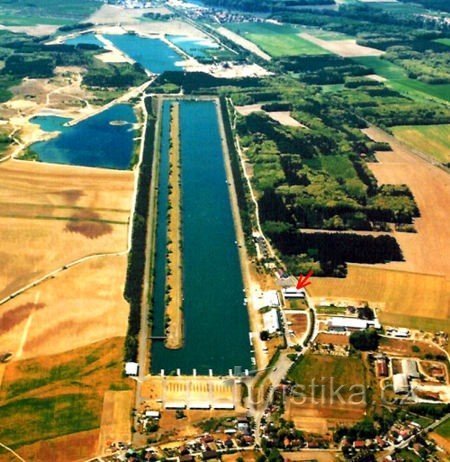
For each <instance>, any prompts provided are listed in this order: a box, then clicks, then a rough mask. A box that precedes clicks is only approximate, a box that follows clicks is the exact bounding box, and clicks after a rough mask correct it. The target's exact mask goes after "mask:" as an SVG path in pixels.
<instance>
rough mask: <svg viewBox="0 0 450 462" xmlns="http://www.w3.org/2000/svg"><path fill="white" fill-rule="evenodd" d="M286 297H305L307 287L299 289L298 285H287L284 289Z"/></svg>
mask: <svg viewBox="0 0 450 462" xmlns="http://www.w3.org/2000/svg"><path fill="white" fill-rule="evenodd" d="M283 295H284V298H305V297H306V292H305V289H300V290H298V289H297V287H286V288H285V289H283Z"/></svg>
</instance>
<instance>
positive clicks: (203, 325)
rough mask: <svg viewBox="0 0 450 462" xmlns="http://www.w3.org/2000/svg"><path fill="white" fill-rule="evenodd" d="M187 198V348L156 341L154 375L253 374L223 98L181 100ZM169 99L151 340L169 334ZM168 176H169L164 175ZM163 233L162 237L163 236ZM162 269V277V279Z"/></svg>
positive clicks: (163, 138)
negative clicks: (225, 147)
mask: <svg viewBox="0 0 450 462" xmlns="http://www.w3.org/2000/svg"><path fill="white" fill-rule="evenodd" d="M178 101H179V106H180V144H181V172H182V174H181V180H182V181H181V187H182V194H183V224H182V232H183V267H184V284H183V289H184V302H183V314H184V332H185V339H184V346H183V348H181V349H179V350H168V349H167V348H165V346H164V342H162V341H159V340H153V341H152V348H151V371H152V373H153V374H159V373H161V370H164V373H165V374H169V373H176V372H179V373H181V374H186V375H190V374H192V373H193V371H194V370H195V371H196V372H197V373H198V374H203V375H205V374H208V373H209V371H210V370H212V372H213V373H214V374H216V375H221V374H228V372H229V371H230V369H231V370H232V371H233V373H235V372H236V369H235V368H237V371H239V370H242V371H244V370H245V369H248V370H250V369H251V368H252V366H251V361H250V342H249V321H248V313H247V306H246V295H245V292H244V284H243V274H242V269H241V262H240V258H239V253H238V250H239V247H238V245H240V244H238V239H237V236H236V227H235V217H233V212H232V207H231V200H230V199H231V196H230V189H231V188H230V186H231V185H230V184H229V183H230V182H229V180H228V179H227V174H226V163H225V160H226V153H225V152H224V150H223V130H222V129H221V127H220V123H219V121H221V115H220V112H219V111H218V103H217V100H211V99H209V100H205V99H203V98H202V99H196V100H192V99H181V100H178ZM169 106H170V101H168V100H165V101H164V103H163V111H162V120H161V133H160V136H161V149H160V162H159V181H160V184H159V188H158V223H157V226H156V230H155V232H156V242H155V252H156V255H155V265H154V269H155V273H154V287H153V298H152V308H153V330H152V336H153V337H160V336H161V335H162V336H164V297H163V295H164V281H165V268H166V265H165V258H163V257H164V254H165V249H166V242H164V240H165V239H164V236H163V234H164V235H166V232H165V231H166V229H167V223H164V216H165V215H166V214H165V213H164V209H165V208H166V207H167V205H166V204H167V202H166V201H167V195H166V191H165V184H167V181H168V160H167V159H168V157H167V154H168V152H167V151H168V146H169V135H168V131H169V121H170V113H169ZM166 170H167V171H166ZM163 231H164V232H163ZM161 271H162V273H161Z"/></svg>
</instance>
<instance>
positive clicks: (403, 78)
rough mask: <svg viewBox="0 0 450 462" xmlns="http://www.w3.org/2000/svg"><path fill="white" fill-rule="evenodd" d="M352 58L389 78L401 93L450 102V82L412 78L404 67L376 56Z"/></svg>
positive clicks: (393, 86)
mask: <svg viewBox="0 0 450 462" xmlns="http://www.w3.org/2000/svg"><path fill="white" fill-rule="evenodd" d="M352 59H354V61H356V62H358V63H360V64H362V65H364V66H367V67H370V68H372V69H373V70H374V72H375V73H376V74H378V75H380V76H381V77H384V78H385V79H387V80H388V81H389V82H388V83H389V85H390V86H391V87H392V88H393V89H394V90H397V91H399V92H400V93H404V94H406V95H408V96H410V97H412V98H418V99H423V98H424V97H427V96H431V97H432V98H437V99H439V100H443V101H447V102H450V84H442V85H430V84H427V83H424V82H420V81H419V80H414V79H410V78H409V77H408V76H407V74H406V71H405V70H404V69H403V68H402V67H400V66H397V65H396V64H394V63H391V62H390V61H387V60H386V59H381V58H378V57H376V56H365V57H362V58H352Z"/></svg>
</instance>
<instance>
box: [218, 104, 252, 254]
mask: <svg viewBox="0 0 450 462" xmlns="http://www.w3.org/2000/svg"><path fill="white" fill-rule="evenodd" d="M220 111H221V113H222V119H223V124H224V128H225V139H226V142H227V147H228V153H229V155H230V163H231V171H232V173H233V181H234V188H235V190H236V196H237V202H238V207H239V213H240V216H241V222H242V229H243V231H244V235H245V238H246V245H247V250H248V251H249V253H250V254H254V253H255V252H256V251H255V244H254V242H253V238H252V229H253V226H252V215H253V214H254V210H253V203H252V202H251V200H250V192H249V190H248V184H247V182H246V181H245V179H244V175H243V172H242V168H241V163H240V160H239V154H238V152H237V150H236V145H235V142H234V136H233V132H232V130H231V123H230V118H229V114H228V108H227V102H226V100H225V98H224V97H221V98H220Z"/></svg>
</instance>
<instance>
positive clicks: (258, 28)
mask: <svg viewBox="0 0 450 462" xmlns="http://www.w3.org/2000/svg"><path fill="white" fill-rule="evenodd" d="M226 27H227V28H228V29H230V30H232V31H233V32H235V33H237V34H239V35H241V36H242V37H244V38H246V39H247V40H250V41H251V42H253V43H254V44H256V45H258V47H259V48H261V50H263V51H265V52H266V53H268V54H269V55H270V56H272V57H274V58H278V57H281V56H299V55H321V54H328V51H326V50H324V49H323V48H321V47H319V46H318V45H316V44H314V43H311V42H309V41H308V40H305V39H303V38H301V37H299V35H298V34H299V32H300V30H299V29H297V28H296V27H294V26H290V25H285V24H273V23H235V24H227V26H226Z"/></svg>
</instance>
